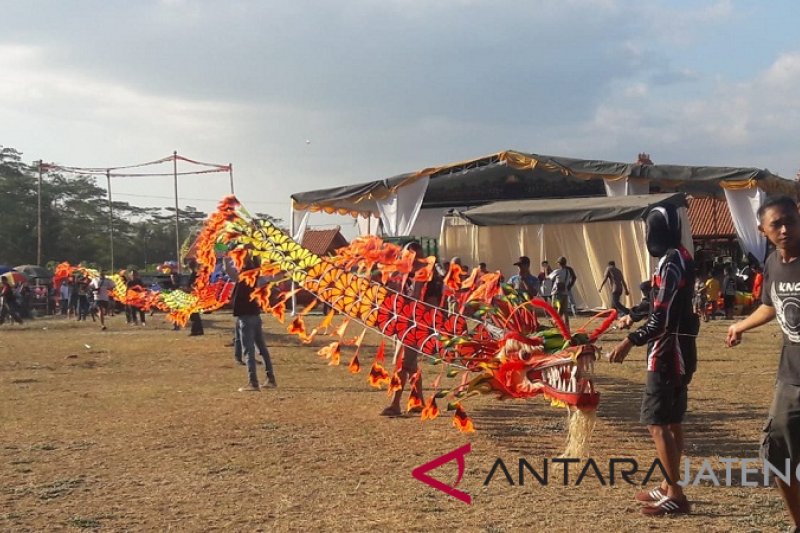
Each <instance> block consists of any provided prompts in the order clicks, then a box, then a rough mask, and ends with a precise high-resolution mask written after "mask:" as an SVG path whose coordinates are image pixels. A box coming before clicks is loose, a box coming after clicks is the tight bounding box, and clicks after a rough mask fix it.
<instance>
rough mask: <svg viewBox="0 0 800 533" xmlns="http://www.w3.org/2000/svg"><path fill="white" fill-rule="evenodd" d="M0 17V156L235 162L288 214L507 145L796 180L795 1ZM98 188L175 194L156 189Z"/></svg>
mask: <svg viewBox="0 0 800 533" xmlns="http://www.w3.org/2000/svg"><path fill="white" fill-rule="evenodd" d="M2 13H3V17H2V19H3V31H2V32H0V146H5V147H13V148H16V149H18V150H20V151H22V152H23V158H24V159H25V160H26V161H34V160H38V159H43V160H44V161H45V162H53V163H57V164H61V165H67V166H79V167H106V166H122V165H128V164H135V163H140V162H144V161H151V160H154V159H159V158H161V157H164V156H168V155H170V154H172V152H173V150H177V151H178V153H179V154H181V155H183V156H185V157H188V158H190V159H195V160H200V161H206V162H212V163H221V164H227V163H232V164H233V167H234V180H235V187H236V193H237V196H239V198H240V200H242V202H243V203H244V204H245V205H246V206H247V207H248V208H249V209H250V210H251V211H253V212H266V213H270V214H272V215H274V216H277V217H281V218H284V219H287V218H288V213H289V196H290V194H292V193H294V192H300V191H306V190H313V189H318V188H324V187H332V186H337V185H344V184H352V183H359V182H363V181H368V180H373V179H379V178H385V177H389V176H393V175H396V174H399V173H403V172H410V171H415V170H418V169H421V168H425V167H429V166H435V165H441V164H446V163H450V162H455V161H460V160H464V159H472V158H476V157H480V156H483V155H487V154H490V153H493V152H497V151H500V150H506V149H514V150H521V151H527V152H533V153H541V154H549V155H561V156H568V157H577V158H590V159H607V160H614V161H629V162H632V161H635V160H636V155H637V154H638V153H639V152H647V153H649V154H651V158H652V159H653V161H654V162H656V163H672V164H690V165H722V166H752V167H760V168H768V169H770V170H771V171H773V172H776V173H778V174H780V175H782V176H784V177H787V178H793V177H794V176H795V174H796V173H797V171H798V168H800V153H798V152H797V145H798V143H797V140H798V138H800V120H798V119H800V90H798V87H800V32H798V31H797V27H796V25H797V21H798V20H800V2H796V1H794V0H786V1H773V2H761V1H755V0H754V1H734V0H727V1H726V0H717V1H703V0H695V1H666V0H664V1H647V0H630V1H628V0H559V1H556V0H549V1H545V0H526V1H524V2H523V1H518V2H511V1H506V0H485V1H484V0H340V1H339V0H325V1H322V0H319V1H316V2H314V1H308V0H287V1H283V2H272V1H244V0H226V1H225V2H219V1H212V0H206V1H200V0H198V1H193V0H160V1H159V0H138V1H136V2H129V1H123V0H94V1H92V0H79V1H76V2H62V1H60V0H49V1H45V0H42V1H38V0H27V1H25V2H13V1H12V2H4V3H3V10H2ZM154 170H157V171H162V172H169V171H171V167H170V166H166V167H154ZM179 170H180V171H187V170H190V168H189V167H183V166H181V167H180V168H179ZM103 181H105V180H103ZM101 185H103V186H104V183H102V182H101ZM112 187H113V192H114V196H115V199H118V200H124V201H128V202H130V203H132V204H135V205H140V206H167V205H171V204H172V202H173V200H172V194H173V184H172V180H171V178H115V180H114V182H113V185H112ZM228 191H229V182H228V176H227V174H210V175H203V176H186V177H181V178H180V181H179V196H180V198H181V200H180V203H181V205H182V206H183V205H192V206H194V207H197V208H198V209H201V210H204V211H206V212H209V211H211V210H212V209H213V208H214V206H215V204H216V202H217V201H218V200H219V199H220V198H222V197H223V196H224V195H225V194H227V193H228ZM330 220H331V219H329V218H328V219H326V218H325V217H324V216H322V215H319V216H318V217H317V218H315V219H314V220H313V221H312V222H313V223H316V224H324V223H326V222H330ZM338 222H339V223H346V222H347V221H346V220H344V219H342V220H338Z"/></svg>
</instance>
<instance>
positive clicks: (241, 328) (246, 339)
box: [225, 258, 278, 392]
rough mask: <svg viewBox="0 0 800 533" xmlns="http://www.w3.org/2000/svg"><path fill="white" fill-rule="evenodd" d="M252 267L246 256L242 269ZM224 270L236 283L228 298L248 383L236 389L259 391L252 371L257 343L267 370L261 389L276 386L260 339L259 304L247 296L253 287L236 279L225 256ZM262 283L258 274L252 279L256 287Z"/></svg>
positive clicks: (263, 344)
mask: <svg viewBox="0 0 800 533" xmlns="http://www.w3.org/2000/svg"><path fill="white" fill-rule="evenodd" d="M253 268H258V265H257V264H256V262H255V261H253V260H252V259H250V258H248V259H247V261H246V262H245V265H244V270H251V269H253ZM225 270H226V272H227V273H228V275H229V276H230V278H231V280H233V281H234V282H236V286H235V287H234V289H233V298H232V300H233V316H235V317H236V331H237V333H238V336H239V342H240V343H241V347H242V351H243V352H244V357H245V358H246V359H247V375H248V385H247V386H246V387H241V388H240V389H239V392H258V391H259V390H261V389H260V387H259V384H258V375H257V373H256V353H255V352H256V346H258V348H259V351H260V352H261V357H262V358H263V359H264V368H265V370H266V373H267V383H265V384H264V388H266V387H277V386H278V384H277V382H276V381H275V374H274V372H273V370H272V359H271V358H270V355H269V350H268V349H267V345H266V343H265V342H264V332H263V331H262V329H261V306H260V305H259V304H258V302H256V301H253V300H251V299H250V295H251V294H252V293H253V287H251V286H249V285H248V284H247V283H245V282H244V281H242V280H240V279H239V272H238V271H237V270H236V268H235V267H234V266H233V261H231V260H230V259H228V258H226V259H225ZM266 283H267V279H266V278H263V277H260V278H258V281H257V282H256V286H258V287H262V286H264V285H265V284H266Z"/></svg>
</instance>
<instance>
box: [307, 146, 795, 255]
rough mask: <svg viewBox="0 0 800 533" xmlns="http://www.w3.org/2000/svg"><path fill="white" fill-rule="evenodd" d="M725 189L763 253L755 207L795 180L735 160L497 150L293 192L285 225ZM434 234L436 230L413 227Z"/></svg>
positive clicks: (744, 230)
mask: <svg viewBox="0 0 800 533" xmlns="http://www.w3.org/2000/svg"><path fill="white" fill-rule="evenodd" d="M677 191H681V192H685V193H687V194H692V195H694V196H700V197H703V196H716V197H722V196H724V197H725V198H726V200H727V203H728V206H729V208H730V210H731V214H732V218H733V219H734V221H735V222H736V223H737V227H736V230H737V234H738V236H739V239H740V241H741V242H742V244H743V247H744V248H745V250H747V251H749V252H751V253H753V254H754V255H755V256H756V257H759V258H763V257H764V252H765V251H766V243H765V241H764V240H763V238H761V237H760V235H759V234H758V232H757V231H756V229H755V228H756V225H757V224H756V221H755V211H756V210H757V209H758V206H759V205H760V204H761V202H762V201H763V199H764V196H765V195H766V194H787V195H790V196H793V197H797V196H798V192H800V184H798V183H797V182H794V181H790V180H787V179H784V178H782V177H780V176H777V175H775V174H772V173H771V172H770V171H768V170H762V169H758V168H740V167H712V166H683V165H650V164H639V163H619V162H613V161H601V160H592V159H575V158H568V157H559V156H548V155H540V154H533V153H523V152H517V151H504V152H498V153H495V154H491V155H489V156H486V157H481V158H478V159H472V160H469V161H463V162H459V163H454V164H449V165H443V166H438V167H430V168H425V169H422V170H419V171H417V172H411V173H406V174H399V175H397V176H393V177H391V178H387V179H380V180H374V181H370V182H366V183H361V184H358V185H349V186H342V187H334V188H330V189H321V190H316V191H310V192H303V193H296V194H294V195H292V229H293V232H296V230H297V229H298V228H299V227H300V226H301V220H302V217H301V216H300V215H301V214H302V213H303V212H325V213H338V214H349V215H352V216H361V217H379V218H380V219H381V222H382V225H383V228H384V232H385V233H386V234H388V235H404V234H406V235H407V234H416V231H414V230H415V229H416V228H415V224H416V223H417V222H418V220H424V221H425V224H423V226H424V227H425V228H426V231H428V232H430V231H432V229H435V228H438V227H440V226H439V225H437V222H440V221H441V218H442V213H443V212H444V211H445V210H446V209H447V208H454V207H455V208H465V207H473V206H478V205H483V204H485V203H488V202H493V201H500V200H512V199H519V198H565V197H571V198H575V197H583V196H598V195H602V194H606V195H607V196H625V195H629V194H647V193H650V192H677ZM418 236H430V237H433V236H437V235H418Z"/></svg>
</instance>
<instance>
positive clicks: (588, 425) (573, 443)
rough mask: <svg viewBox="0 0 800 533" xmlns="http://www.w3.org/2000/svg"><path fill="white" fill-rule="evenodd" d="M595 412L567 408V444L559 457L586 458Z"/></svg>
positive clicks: (592, 410) (595, 418) (595, 416)
mask: <svg viewBox="0 0 800 533" xmlns="http://www.w3.org/2000/svg"><path fill="white" fill-rule="evenodd" d="M595 422H597V410H596V409H589V410H580V409H570V408H567V442H566V445H565V450H564V453H563V454H562V455H561V457H576V458H581V457H588V455H589V451H590V450H589V444H590V441H591V439H592V432H593V431H594V425H595Z"/></svg>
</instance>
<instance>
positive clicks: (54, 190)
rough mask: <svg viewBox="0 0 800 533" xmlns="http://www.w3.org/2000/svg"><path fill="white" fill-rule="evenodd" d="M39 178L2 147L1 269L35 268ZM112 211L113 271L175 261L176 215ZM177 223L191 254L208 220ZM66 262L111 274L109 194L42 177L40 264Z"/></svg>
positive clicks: (189, 213) (123, 206) (80, 179)
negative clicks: (109, 269)
mask: <svg viewBox="0 0 800 533" xmlns="http://www.w3.org/2000/svg"><path fill="white" fill-rule="evenodd" d="M38 173H39V170H38V163H31V164H28V163H25V162H23V160H22V152H20V151H18V150H16V149H14V148H8V147H3V146H0V264H4V265H9V266H14V265H20V264H35V263H36V254H37V182H38V176H39V174H38ZM112 207H113V209H112V211H113V219H112V220H111V224H112V225H113V229H114V266H115V268H128V267H136V268H138V269H142V270H152V269H154V268H155V267H156V266H157V265H159V264H161V263H163V262H164V261H169V260H174V259H175V208H169V207H167V208H150V207H137V206H134V205H131V204H129V203H128V202H120V201H116V200H114V201H113V203H112ZM263 216H264V217H269V215H263ZM178 217H179V220H180V234H181V236H182V237H183V239H182V240H183V251H185V250H186V249H187V248H188V247H189V246H190V245H191V243H192V242H193V240H194V239H195V238H196V236H197V233H198V231H199V229H200V227H201V226H202V222H203V220H204V219H205V218H206V213H204V212H202V211H199V210H197V209H195V208H194V207H192V206H188V205H187V206H184V207H182V208H179V210H178ZM269 218H272V217H269ZM60 261H69V262H70V263H73V264H77V263H81V262H84V263H87V264H91V265H93V266H97V267H102V268H109V267H110V266H111V252H110V249H109V209H108V197H107V191H106V189H105V188H101V187H99V186H98V185H97V182H96V180H95V178H94V177H93V176H81V175H72V174H59V173H58V172H48V173H45V174H44V175H43V179H42V263H43V264H44V265H48V264H49V265H50V266H52V265H53V264H54V263H55V262H60Z"/></svg>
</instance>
